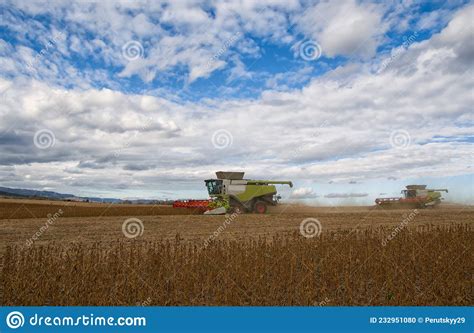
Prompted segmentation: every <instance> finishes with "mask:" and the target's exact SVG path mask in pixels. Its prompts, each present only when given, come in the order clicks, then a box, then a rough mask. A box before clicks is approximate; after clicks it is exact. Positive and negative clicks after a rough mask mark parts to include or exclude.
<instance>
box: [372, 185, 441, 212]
mask: <svg viewBox="0 0 474 333" xmlns="http://www.w3.org/2000/svg"><path fill="white" fill-rule="evenodd" d="M441 192H446V193H447V192H448V190H447V189H427V188H426V185H407V186H406V189H405V190H402V191H401V194H402V197H396V198H377V199H375V204H376V205H377V206H380V207H386V208H399V207H400V208H405V207H406V208H412V207H413V208H427V207H434V206H436V205H439V204H440V203H441V200H443V198H442V196H441Z"/></svg>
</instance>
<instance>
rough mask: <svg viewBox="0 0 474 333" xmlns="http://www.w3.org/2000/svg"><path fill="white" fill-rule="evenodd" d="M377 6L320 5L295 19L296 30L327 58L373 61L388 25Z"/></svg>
mask: <svg viewBox="0 0 474 333" xmlns="http://www.w3.org/2000/svg"><path fill="white" fill-rule="evenodd" d="M382 17H383V8H382V7H381V6H380V5H375V4H370V3H359V2H356V1H354V0H349V1H343V2H320V3H318V4H316V5H314V6H313V7H312V8H310V9H307V10H306V11H305V12H304V14H303V15H302V17H300V18H296V22H297V26H298V27H299V28H300V29H301V31H302V32H303V33H304V34H305V35H306V36H307V37H308V38H312V39H314V40H316V41H317V42H318V43H319V44H320V45H321V47H322V49H323V54H324V55H326V56H329V57H334V56H337V55H344V56H355V57H363V58H367V57H372V56H374V55H375V51H376V48H377V46H378V45H379V44H380V42H381V41H382V39H383V34H384V32H385V31H386V30H387V29H388V25H387V24H386V23H384V22H383V21H382Z"/></svg>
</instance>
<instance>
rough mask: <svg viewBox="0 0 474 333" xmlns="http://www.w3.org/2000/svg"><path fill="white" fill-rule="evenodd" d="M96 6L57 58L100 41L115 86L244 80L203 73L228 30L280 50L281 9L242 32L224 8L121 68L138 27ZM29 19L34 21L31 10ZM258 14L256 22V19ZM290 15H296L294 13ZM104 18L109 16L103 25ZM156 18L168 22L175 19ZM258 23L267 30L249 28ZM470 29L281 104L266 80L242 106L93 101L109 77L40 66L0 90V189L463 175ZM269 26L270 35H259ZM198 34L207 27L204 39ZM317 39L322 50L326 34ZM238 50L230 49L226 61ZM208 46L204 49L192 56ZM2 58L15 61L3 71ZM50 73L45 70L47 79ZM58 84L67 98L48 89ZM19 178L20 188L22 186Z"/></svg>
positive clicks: (464, 16) (347, 72)
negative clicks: (37, 139) (241, 176)
mask: <svg viewBox="0 0 474 333" xmlns="http://www.w3.org/2000/svg"><path fill="white" fill-rule="evenodd" d="M128 5H129V6H138V5H133V4H128ZM97 6H99V5H94V6H92V5H91V6H90V7H87V6H86V7H81V6H77V8H76V7H75V6H73V8H72V9H70V12H69V16H68V17H69V19H70V20H71V21H73V22H75V23H77V24H78V25H79V27H77V32H76V33H77V34H72V35H68V36H69V37H68V43H69V46H70V47H69V50H70V51H71V52H72V51H74V50H77V51H81V50H82V51H84V50H86V51H84V52H91V51H92V50H97V49H99V48H102V49H103V46H102V47H101V46H100V45H102V44H101V42H100V41H103V42H104V43H106V44H107V43H110V41H111V40H114V42H113V43H112V45H113V47H114V48H115V49H116V53H113V52H112V53H108V52H110V50H106V51H104V50H103V51H104V52H106V53H104V54H107V55H108V56H107V58H108V59H109V61H111V62H117V63H122V62H123V64H124V70H123V72H122V75H123V76H130V75H134V74H139V75H142V76H146V75H147V73H150V72H151V73H152V75H154V74H156V73H159V72H160V71H164V70H166V69H169V68H172V67H173V66H178V65H186V66H189V69H190V70H189V73H190V74H189V78H188V80H189V81H192V80H197V79H198V78H201V77H206V76H208V75H209V74H210V72H212V71H213V70H215V69H216V68H224V67H225V66H226V64H227V61H228V59H236V60H235V61H234V62H233V63H234V65H235V67H234V69H229V71H230V72H231V73H235V74H236V75H237V74H244V75H246V73H247V71H248V69H247V70H245V69H244V68H243V66H242V65H243V64H242V63H239V61H240V60H239V58H238V57H237V58H234V57H236V55H235V54H232V51H231V49H232V48H228V49H227V50H226V52H229V55H227V53H225V55H226V56H223V57H222V58H219V60H217V61H216V62H215V66H216V67H211V68H209V67H208V66H207V64H208V60H209V59H210V58H211V57H213V56H214V54H215V53H214V52H219V50H220V49H221V48H222V41H226V40H229V38H232V36H233V33H235V30H238V29H242V30H246V31H248V30H250V29H257V28H258V29H260V28H261V31H260V32H259V34H260V35H265V36H266V38H269V39H279V38H281V39H286V38H287V37H288V36H287V35H286V32H285V29H282V28H281V27H275V25H281V24H282V23H281V22H282V21H283V20H284V18H282V17H281V16H280V14H279V12H278V8H281V6H283V5H282V4H281V3H276V4H275V5H274V6H273V7H272V8H263V7H262V6H259V5H258V4H257V3H244V4H243V6H242V8H240V9H239V13H240V14H239V15H240V16H241V17H246V18H248V20H247V21H246V22H247V23H248V24H247V25H246V26H245V27H241V26H240V25H239V23H238V20H236V19H234V16H232V15H230V13H231V12H233V10H234V7H233V6H232V5H231V4H228V3H223V4H219V5H216V6H218V13H216V17H215V18H214V19H211V18H210V17H209V15H208V16H204V14H203V13H199V14H196V15H197V16H196V17H193V18H181V19H182V20H183V21H182V22H181V21H180V20H181V19H179V21H178V22H177V27H179V28H180V29H183V31H193V33H191V34H189V35H174V36H171V35H167V32H164V31H161V30H160V32H159V34H162V35H159V36H154V37H153V36H152V37H150V38H156V39H155V40H154V43H150V44H147V43H144V45H143V46H144V48H145V56H144V58H142V59H139V60H136V61H132V62H125V61H124V59H122V58H121V56H120V52H121V51H120V48H121V46H122V43H125V42H126V41H128V40H131V39H133V38H134V36H135V35H136V36H138V34H140V35H141V34H145V33H146V32H144V31H140V27H134V28H133V29H134V30H135V31H134V33H131V32H130V31H129V30H127V29H126V28H127V26H128V25H129V23H127V22H128V21H126V20H125V14H124V8H123V7H120V6H118V7H120V8H121V9H120V8H119V9H117V8H115V7H114V6H107V5H103V6H104V7H101V8H100V9H101V10H103V11H101V10H97ZM100 6H102V5H100ZM150 6H151V8H150V13H151V14H150V15H151V16H153V15H157V16H160V15H165V14H164V13H163V11H162V9H160V8H157V7H155V6H153V5H150ZM189 6H191V7H192V6H193V5H192V4H190V5H189ZM325 6H329V4H325ZM345 6H348V8H352V7H350V6H357V8H352V10H353V11H354V17H355V18H352V19H347V20H348V21H347V22H349V23H351V22H352V23H353V24H356V23H357V22H359V21H358V19H357V18H358V17H359V15H362V14H361V13H362V12H364V14H363V15H368V16H367V17H368V18H369V19H370V20H369V21H370V22H372V21H373V22H378V18H377V17H378V16H377V15H378V14H377V13H378V7H371V6H369V7H367V6H368V5H365V4H355V3H350V2H348V5H345ZM345 6H343V7H344V8H345ZM262 8H263V9H262ZM50 9H51V8H50ZM31 10H32V11H35V12H36V11H39V10H41V9H40V8H37V7H36V6H34V8H32V9H31ZM51 10H55V9H51ZM169 10H171V11H172V10H173V9H172V8H171V9H169ZM196 10H197V9H196ZM259 10H263V14H261V15H259V14H258V13H259V12H258V11H259ZM291 10H294V11H297V10H298V6H296V5H295V6H294V7H292V9H291ZM326 10H328V11H330V8H329V7H328V8H326ZM341 10H342V9H341ZM344 10H345V11H350V10H348V9H347V8H346V9H344ZM365 11H368V12H369V13H368V14H365ZM92 12H93V13H92ZM107 13H113V15H112V16H111V17H110V18H109V17H108V16H107V15H106V14H107ZM166 15H169V17H170V20H171V17H172V16H173V14H172V13H169V14H166ZM137 16H138V15H137ZM260 16H262V17H263V18H264V22H267V23H268V24H269V25H270V27H269V28H268V27H266V26H261V25H260V23H259V24H257V23H255V22H251V18H254V19H256V18H257V17H260ZM471 16H472V6H471V7H466V8H463V9H461V10H460V11H459V12H458V13H457V14H456V15H454V17H453V19H452V20H451V22H450V23H449V25H448V26H447V27H446V28H445V29H444V30H443V31H441V32H440V33H439V34H437V35H434V36H433V37H432V38H431V39H430V40H427V41H421V42H420V41H415V42H414V43H413V44H412V45H411V46H410V47H409V48H408V49H407V50H406V51H405V52H404V53H403V54H402V55H401V56H400V57H399V58H397V59H395V60H394V61H393V63H392V64H391V65H390V66H389V67H388V68H387V69H386V70H385V71H383V72H382V73H380V74H379V75H375V74H374V73H373V69H372V64H353V63H351V64H348V65H346V66H343V67H340V68H338V69H336V70H335V71H332V72H328V73H327V74H326V75H323V76H321V77H317V78H313V80H311V81H310V82H308V83H307V84H306V85H305V86H304V88H302V89H293V90H290V89H286V91H280V89H279V88H280V84H279V81H280V77H278V76H276V77H275V79H274V80H273V81H272V80H267V83H268V86H269V87H274V88H275V89H272V90H267V91H265V92H264V93H263V94H262V95H261V97H259V98H254V99H220V98H215V99H206V100H201V101H196V102H183V101H180V100H178V99H176V98H175V97H173V96H170V97H169V98H163V97H156V96H151V95H140V94H131V93H130V94H125V93H123V92H120V91H115V90H112V89H95V88H93V87H92V84H91V83H92V82H93V80H92V79H91V77H94V78H95V79H96V78H97V77H98V75H99V77H100V78H101V80H104V81H105V80H110V81H112V80H111V78H110V77H109V76H108V74H107V72H100V71H92V72H91V71H87V70H85V71H84V72H82V71H77V70H76V69H75V68H73V67H71V66H70V65H69V64H68V63H67V62H64V61H63V60H61V59H60V58H59V57H58V58H54V56H51V57H50V58H48V59H46V60H45V61H41V62H40V63H41V66H38V72H39V74H38V76H37V77H36V76H35V79H25V78H24V77H22V76H18V77H17V78H16V79H5V78H3V79H0V91H1V93H2V97H3V99H2V101H1V104H2V108H1V109H0V117H1V119H2V122H0V152H1V153H0V165H1V164H2V165H6V166H7V167H11V168H13V169H8V170H7V171H5V172H4V173H3V172H0V177H2V178H0V179H1V180H2V181H3V182H5V184H4V185H9V186H15V185H17V186H18V187H21V186H22V185H23V186H24V185H25V184H26V185H28V184H29V185H30V186H48V187H53V188H58V187H60V186H66V187H68V188H82V187H87V186H94V187H95V188H108V187H115V188H118V189H122V188H124V187H127V186H128V188H129V189H137V188H139V189H153V188H154V187H157V186H163V187H167V186H169V184H170V183H173V184H174V185H173V188H177V189H180V188H181V186H182V188H185V187H186V186H185V185H189V183H187V184H185V183H186V182H191V181H193V182H197V181H200V180H201V179H204V178H207V177H212V176H213V172H214V171H215V170H219V169H228V168H231V169H242V170H245V171H246V172H247V174H248V175H249V176H251V177H255V178H257V177H263V178H270V177H276V178H283V179H292V180H295V181H305V182H306V181H314V180H315V179H317V180H318V181H319V180H320V181H322V182H328V181H329V180H334V181H335V182H345V183H347V182H349V181H351V180H354V179H357V180H358V181H359V180H364V179H386V178H387V177H396V178H397V179H405V178H410V177H411V178H419V177H424V176H433V177H444V176H448V177H449V176H455V175H462V174H467V173H472V170H471V169H470V166H471V164H472V158H470V156H472V143H470V142H467V141H466V140H462V139H463V138H465V137H467V136H471V135H472V132H473V127H472V114H471V113H472V105H473V104H474V103H473V102H474V101H473V96H472V84H473V77H472V74H471V72H469V69H471V68H472V59H473V49H472V29H469V24H470V18H471ZM100 18H104V20H105V21H101V20H100ZM273 18H275V19H276V21H275V22H271V20H272V19H273ZM327 19H328V20H329V23H330V24H328V25H327V26H328V27H337V26H339V24H340V23H339V18H337V19H336V21H335V22H332V19H333V16H331V15H328V16H327ZM137 20H138V21H139V22H140V26H143V27H147V29H151V27H150V26H148V24H153V23H152V22H154V21H153V20H151V19H150V17H148V18H147V19H146V20H145V18H143V17H141V18H139V19H137ZM140 20H142V21H140ZM265 20H266V21H265ZM304 20H305V19H303V21H304ZM203 22H213V23H212V24H211V26H210V27H206V28H203V27H201V25H202V24H203ZM352 23H351V24H349V26H350V27H352V25H353V24H352ZM365 23H366V22H365ZM137 24H138V23H137ZM253 24H255V27H254V26H253ZM374 24H375V23H374ZM221 28H222V29H221ZM224 28H225V29H224ZM346 28H347V27H345V26H344V27H342V31H344V29H346ZM83 29H84V30H93V31H99V30H100V31H102V32H101V34H102V36H101V38H97V39H94V40H92V41H84V40H82V39H80V38H79V37H80V36H81V35H82V33H83ZM365 29H366V28H365V27H361V28H360V29H355V33H354V34H349V35H348V36H349V37H348V38H351V40H350V41H347V40H346V41H345V42H344V43H343V44H344V45H352V44H351V43H355V44H357V42H356V41H358V40H360V39H361V38H362V36H363V35H364V34H366V30H365ZM377 29H378V30H377ZM383 29H384V27H378V28H377V26H376V27H375V32H373V33H375V35H373V34H369V36H368V37H370V38H371V39H370V41H369V42H368V43H369V44H368V45H367V48H365V49H364V52H363V53H362V54H361V55H363V56H371V55H372V50H373V47H375V46H376V45H377V43H378V38H379V37H378V34H379V32H381V31H383ZM122 30H123V34H121V32H122ZM315 31H316V32H315V33H317V34H318V36H320V37H321V36H324V34H325V33H327V31H325V30H324V31H323V30H322V31H319V30H315ZM75 36H78V37H77V38H78V39H77V41H75ZM321 38H322V39H323V40H324V38H323V37H321ZM240 42H241V40H236V41H235V45H236V47H239V46H238V45H240V44H239V43H240ZM337 42H338V41H328V42H327V43H329V44H327V45H328V48H325V47H324V45H323V48H324V49H325V50H331V51H330V52H333V53H334V54H336V53H338V52H343V53H344V52H349V51H350V50H349V49H353V47H352V48H348V49H344V48H343V46H341V45H337ZM206 43H208V44H209V45H212V47H211V48H209V49H206V50H203V49H201V47H200V45H203V44H206ZM331 43H333V44H331ZM355 44H354V45H355ZM71 45H75V47H71ZM81 45H83V48H82V49H81ZM107 45H110V44H107ZM10 48H11V47H10V46H9V45H5V43H2V47H1V50H2V53H1V55H2V58H1V59H0V62H1V63H2V66H3V64H5V67H2V69H4V68H5V71H6V72H7V73H9V74H11V75H13V74H15V73H18V72H21V71H23V70H24V63H25V62H26V61H28V59H31V57H32V56H33V54H32V53H31V49H30V48H27V47H17V48H16V52H13V53H12V54H11V55H10V56H9V55H8V53H9V52H10ZM367 50H368V51H367ZM52 54H53V55H54V52H53V53H52ZM102 55H103V54H102ZM11 57H15V58H13V59H17V60H20V61H19V62H17V63H15V64H12V62H11V61H9V60H11V59H12V58H11ZM379 60H380V59H376V60H375V63H376V62H377V61H379ZM49 62H52V63H54V65H55V67H54V66H53V67H49V66H46V65H45V64H49ZM206 66H207V67H206ZM239 66H240V67H239ZM154 70H156V72H154ZM239 71H240V72H239ZM307 78H308V72H306V71H305V70H301V71H299V72H298V71H297V72H295V73H294V75H293V76H292V78H290V79H294V80H295V82H305V81H306V80H307ZM61 80H68V82H71V85H72V86H75V87H76V88H74V89H71V90H66V89H64V88H59V87H58V85H59V81H61ZM282 81H283V79H282ZM55 83H56V84H55ZM74 83H76V84H74ZM150 119H152V121H151V122H150ZM43 128H47V129H49V130H51V131H53V132H54V134H55V136H56V144H55V146H54V147H53V148H52V149H48V150H38V149H36V148H35V147H34V145H33V142H32V138H33V136H34V134H35V132H36V131H38V130H39V129H43ZM219 129H225V130H227V131H228V132H230V133H231V135H232V139H233V140H232V141H233V144H232V146H230V147H228V148H226V149H223V150H216V149H215V148H214V147H213V145H212V142H211V137H212V134H213V133H214V132H215V131H216V130H219ZM396 130H404V131H406V132H407V133H408V134H409V136H410V144H409V145H408V147H406V148H405V149H396V147H392V146H391V143H390V136H391V133H392V132H393V131H396ZM437 137H444V138H454V139H452V140H449V139H445V140H439V139H437ZM117 152H118V153H117ZM25 174H29V175H31V177H30V178H29V179H28V180H25V179H24V177H22V175H25ZM176 184H177V185H176ZM199 184H200V183H199ZM311 191H312V190H311V188H300V189H297V190H295V192H294V193H295V194H294V195H296V196H300V197H305V196H308V195H312V194H313V193H312V192H311Z"/></svg>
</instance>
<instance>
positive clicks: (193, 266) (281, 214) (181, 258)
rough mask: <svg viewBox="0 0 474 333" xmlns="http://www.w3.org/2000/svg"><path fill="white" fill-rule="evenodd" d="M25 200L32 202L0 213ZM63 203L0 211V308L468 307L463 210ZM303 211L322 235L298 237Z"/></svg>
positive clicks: (469, 216) (470, 212)
mask: <svg viewBox="0 0 474 333" xmlns="http://www.w3.org/2000/svg"><path fill="white" fill-rule="evenodd" d="M26 204H37V205H40V204H39V203H34V202H33V203H31V202H30V201H28V202H22V201H19V202H17V203H16V206H15V205H14V204H11V202H10V205H8V207H7V208H5V207H6V206H1V207H3V208H1V209H5V210H2V211H0V212H1V214H3V215H2V216H6V215H8V216H10V215H9V214H11V213H12V211H13V210H21V209H22V208H21V207H22V205H26ZM65 204H69V203H63V204H62V205H58V204H57V202H54V204H44V203H41V205H42V208H41V209H43V211H44V212H45V213H44V214H45V216H48V214H50V215H49V220H48V218H46V217H43V218H17V219H12V218H6V219H5V218H3V219H0V244H1V246H0V255H1V256H2V264H3V265H2V266H3V267H2V274H1V277H0V301H1V304H4V305H5V304H8V305H32V304H36V305H60V304H61V305H65V304H69V305H73V304H74V305H92V304H104V305H105V304H118V305H135V304H136V303H137V302H140V303H145V304H160V305H178V304H189V305H191V304H206V305H211V304H228V305H249V304H252V305H264V304H266V305H310V304H319V303H321V302H322V303H323V305H324V304H325V305H355V304H358V305H363V304H371V305H402V304H403V305H421V304H425V305H472V304H473V302H472V294H473V289H472V282H471V281H472V274H473V269H472V268H473V267H472V262H473V260H472V259H473V258H472V255H471V252H472V248H471V246H472V245H471V244H472V241H473V238H474V237H473V222H474V208H473V207H472V206H454V205H451V206H449V205H443V206H440V207H438V208H436V209H426V210H416V211H415V210H382V209H374V208H373V207H307V206H294V205H282V206H280V207H277V208H275V209H273V210H272V211H271V212H270V214H267V215H255V214H245V215H228V216H203V215H167V214H169V213H170V212H169V211H168V210H169V209H171V210H173V208H171V207H162V206H161V207H159V206H157V207H152V206H138V205H131V206H135V207H127V205H124V206H122V205H120V207H119V206H117V208H120V209H125V211H124V213H123V215H120V216H108V215H106V214H102V213H101V211H100V209H102V210H104V209H107V205H105V207H104V205H102V204H82V203H81V204H77V206H76V207H77V208H76V210H71V211H69V213H70V214H86V213H88V212H89V213H90V214H92V213H91V209H93V208H96V207H98V208H97V209H99V210H96V211H94V213H96V214H97V216H85V215H82V216H75V217H68V216H70V215H67V214H65V213H63V214H57V212H58V210H59V209H61V210H63V212H65V211H66V209H67V207H64V205H65ZM136 206H138V207H136ZM26 207H28V206H26ZM140 208H141V210H140ZM38 209H40V208H38ZM126 209H129V210H128V211H127V210H126ZM171 212H173V211H171ZM176 212H177V214H191V213H192V212H191V211H187V210H186V209H184V210H180V209H176ZM17 216H18V215H17ZM51 217H55V218H54V219H53V220H51ZM308 218H310V219H317V220H318V221H319V223H320V227H319V226H318V230H317V231H318V232H319V231H320V232H321V233H320V236H316V237H313V238H306V237H304V236H303V235H302V234H301V233H300V225H301V224H302V222H303V221H304V220H305V219H308ZM128 219H134V220H136V219H138V220H139V221H140V222H141V224H142V227H143V228H142V230H141V233H140V234H138V235H137V237H136V238H132V239H129V238H127V237H126V235H125V234H124V231H123V229H122V227H123V225H124V223H125V221H127V220H128ZM310 221H312V220H310ZM239 272H240V273H239ZM298 281H299V283H298ZM251 282H253V283H252V284H251Z"/></svg>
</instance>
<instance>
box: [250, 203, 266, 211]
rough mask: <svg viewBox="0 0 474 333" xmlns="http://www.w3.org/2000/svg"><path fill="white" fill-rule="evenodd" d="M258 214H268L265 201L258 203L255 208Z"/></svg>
mask: <svg viewBox="0 0 474 333" xmlns="http://www.w3.org/2000/svg"><path fill="white" fill-rule="evenodd" d="M253 210H254V211H255V213H257V214H265V213H266V212H267V204H266V203H265V202H264V201H257V202H256V203H255V205H254V207H253Z"/></svg>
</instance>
